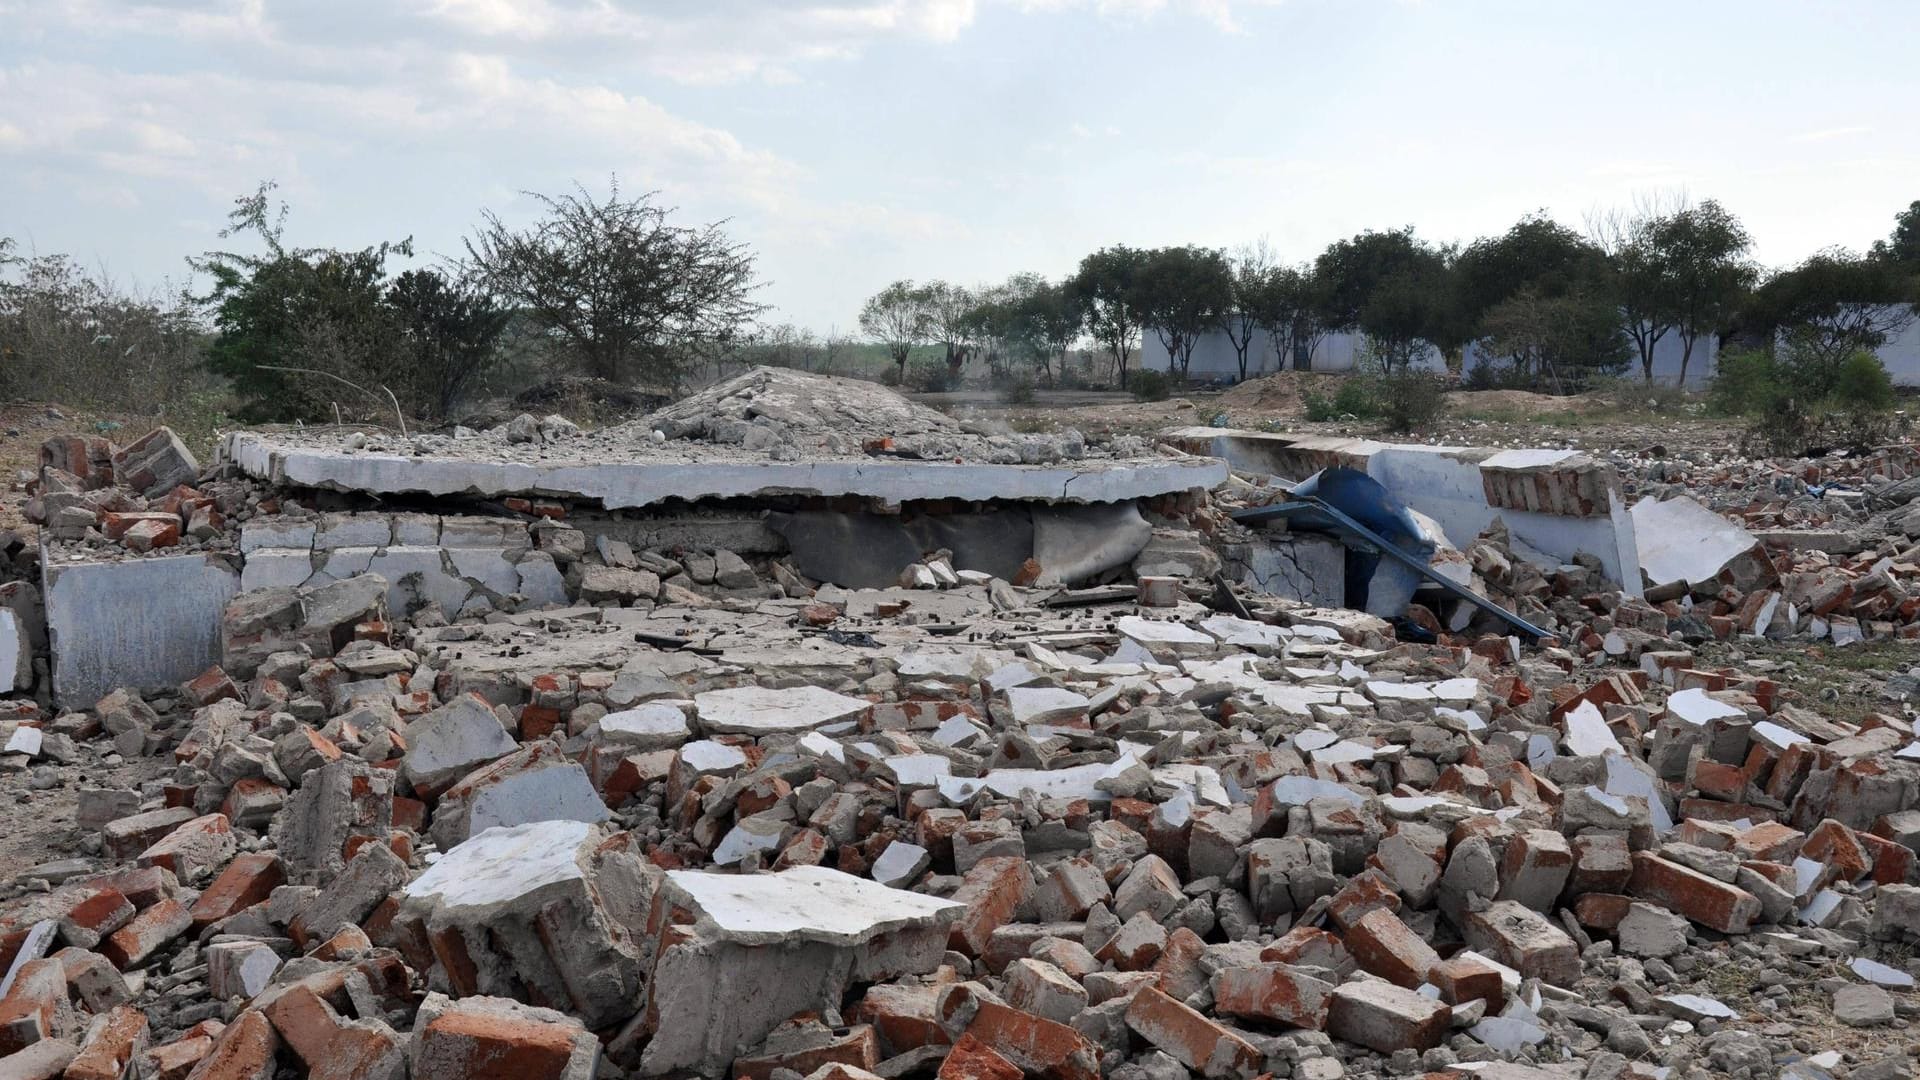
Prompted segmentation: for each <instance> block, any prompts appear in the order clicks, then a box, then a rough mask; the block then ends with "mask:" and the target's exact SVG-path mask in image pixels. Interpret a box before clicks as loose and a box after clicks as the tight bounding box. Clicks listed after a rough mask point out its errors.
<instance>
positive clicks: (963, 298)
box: [926, 281, 979, 381]
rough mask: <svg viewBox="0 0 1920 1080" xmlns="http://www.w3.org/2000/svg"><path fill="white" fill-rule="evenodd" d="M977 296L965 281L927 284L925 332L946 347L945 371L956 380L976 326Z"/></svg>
mask: <svg viewBox="0 0 1920 1080" xmlns="http://www.w3.org/2000/svg"><path fill="white" fill-rule="evenodd" d="M978 304H979V297H978V296H977V295H976V294H975V293H974V291H973V290H972V289H969V288H967V287H966V286H964V285H954V284H950V283H948V282H945V281H930V282H928V283H927V286H926V307H927V327H928V335H929V336H930V337H931V338H932V339H933V341H934V343H935V344H937V345H940V346H942V347H943V348H945V349H946V353H947V372H948V374H950V375H951V376H952V377H953V378H954V380H955V381H958V380H959V378H960V369H961V368H963V367H965V366H966V365H967V357H968V355H969V354H970V353H972V351H973V346H974V343H975V340H976V339H975V337H974V333H975V331H976V330H977V328H978V327H977V324H976V321H975V318H974V316H975V308H976V307H977V306H978Z"/></svg>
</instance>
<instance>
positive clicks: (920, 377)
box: [907, 362, 953, 394]
mask: <svg viewBox="0 0 1920 1080" xmlns="http://www.w3.org/2000/svg"><path fill="white" fill-rule="evenodd" d="M907 387H908V389H911V390H917V391H919V392H920V393H922V394H944V393H946V392H947V391H949V390H952V389H953V373H952V372H951V371H949V370H948V369H947V365H946V364H944V363H939V362H935V363H931V364H915V365H913V366H912V367H910V368H908V369H907Z"/></svg>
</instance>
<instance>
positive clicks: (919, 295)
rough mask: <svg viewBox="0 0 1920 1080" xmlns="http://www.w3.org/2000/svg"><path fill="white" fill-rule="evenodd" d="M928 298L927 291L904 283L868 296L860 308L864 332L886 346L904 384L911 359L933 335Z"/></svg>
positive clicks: (897, 283)
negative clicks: (913, 353) (909, 358)
mask: <svg viewBox="0 0 1920 1080" xmlns="http://www.w3.org/2000/svg"><path fill="white" fill-rule="evenodd" d="M928 299H929V298H928V294H927V290H926V289H925V288H923V287H920V286H916V285H915V284H914V283H913V282H911V281H907V280H901V281H896V282H894V283H893V284H891V285H889V286H887V287H886V288H884V289H881V290H880V291H879V292H877V293H875V294H873V295H872V296H870V297H868V298H867V302H866V303H865V304H863V305H861V307H860V332H861V333H863V334H865V335H867V336H868V337H870V338H872V339H873V340H875V341H877V342H879V343H880V344H881V345H883V346H885V347H886V350H887V355H888V356H890V357H892V358H893V363H894V366H895V368H896V369H897V370H898V371H899V373H900V382H901V383H902V384H905V382H906V381H907V356H908V355H909V354H911V353H912V352H913V350H914V349H915V348H916V347H918V346H921V345H925V344H926V343H927V338H928V336H929V335H930V334H931V333H932V331H931V323H932V319H931V317H930V316H929V315H928V312H927V306H928Z"/></svg>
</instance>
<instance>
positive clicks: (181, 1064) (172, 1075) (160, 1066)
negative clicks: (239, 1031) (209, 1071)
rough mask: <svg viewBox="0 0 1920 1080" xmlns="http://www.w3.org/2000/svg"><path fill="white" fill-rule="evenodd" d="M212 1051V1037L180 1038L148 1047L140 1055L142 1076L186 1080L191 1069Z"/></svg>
mask: <svg viewBox="0 0 1920 1080" xmlns="http://www.w3.org/2000/svg"><path fill="white" fill-rule="evenodd" d="M212 1051H213V1036H211V1035H193V1036H182V1037H181V1038H178V1039H175V1040H174V1041H172V1042H170V1043H165V1044H162V1045H160V1046H155V1047H150V1048H148V1050H147V1051H146V1053H144V1054H142V1055H141V1060H142V1061H143V1062H145V1063H146V1064H145V1068H144V1069H143V1070H142V1072H141V1074H140V1075H142V1076H147V1077H151V1078H152V1080H186V1078H187V1074H189V1073H191V1072H193V1067H194V1066H195V1065H198V1064H200V1062H201V1061H203V1060H205V1058H206V1056H207V1055H208V1054H209V1053H211V1052H212Z"/></svg>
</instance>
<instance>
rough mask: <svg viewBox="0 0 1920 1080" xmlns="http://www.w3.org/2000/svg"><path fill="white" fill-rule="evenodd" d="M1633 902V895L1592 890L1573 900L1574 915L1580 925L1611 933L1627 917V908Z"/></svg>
mask: <svg viewBox="0 0 1920 1080" xmlns="http://www.w3.org/2000/svg"><path fill="white" fill-rule="evenodd" d="M1632 904H1633V897H1631V896H1622V895H1620V894H1619V893H1601V892H1591V893H1587V894H1585V895H1583V896H1581V897H1580V898H1579V899H1578V900H1575V901H1574V902H1573V917H1574V918H1576V919H1578V920H1580V925H1581V926H1584V927H1587V928H1588V929H1590V930H1605V931H1608V932H1609V933H1611V932H1612V930H1613V928H1614V927H1616V926H1619V925H1620V920H1621V919H1624V918H1626V917H1627V909H1628V908H1629V907H1631V906H1632Z"/></svg>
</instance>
